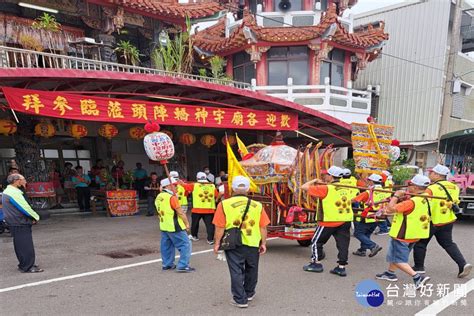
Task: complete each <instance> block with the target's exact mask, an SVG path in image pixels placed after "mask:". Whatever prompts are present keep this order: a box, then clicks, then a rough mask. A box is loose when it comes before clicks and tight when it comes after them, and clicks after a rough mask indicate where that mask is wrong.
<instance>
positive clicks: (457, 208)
mask: <svg viewBox="0 0 474 316" xmlns="http://www.w3.org/2000/svg"><path fill="white" fill-rule="evenodd" d="M435 184H437V185H439V186H440V187H442V188H443V190H444V192H446V196H447V197H448V201H449V202H452V203H453V206H452V210H453V212H454V214H460V213H461V209H460V208H459V205H457V204H456V203H454V200H453V198H452V197H451V194H449V191H448V189H446V187H445V186H444V185H442V184H441V183H435Z"/></svg>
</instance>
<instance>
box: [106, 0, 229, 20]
mask: <svg viewBox="0 0 474 316" xmlns="http://www.w3.org/2000/svg"><path fill="white" fill-rule="evenodd" d="M106 1H107V2H108V3H113V4H116V5H120V6H123V7H125V8H130V9H135V10H139V11H143V12H147V13H152V14H156V15H158V16H163V17H170V18H186V17H187V16H188V17H189V18H192V19H198V18H203V17H207V16H211V15H214V14H216V13H217V12H219V11H221V10H223V9H224V7H223V6H221V5H220V4H219V3H218V2H217V1H201V2H198V3H190V4H186V3H178V0H106Z"/></svg>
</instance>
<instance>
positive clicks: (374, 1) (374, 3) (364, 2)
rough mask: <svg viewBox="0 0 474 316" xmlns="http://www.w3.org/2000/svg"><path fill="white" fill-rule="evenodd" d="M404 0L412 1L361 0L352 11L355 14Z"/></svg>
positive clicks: (400, 1) (400, 0)
mask: <svg viewBox="0 0 474 316" xmlns="http://www.w3.org/2000/svg"><path fill="white" fill-rule="evenodd" d="M402 2H412V1H404V0H359V1H358V2H357V4H356V5H355V6H354V7H352V9H351V12H352V13H353V14H358V13H361V12H366V11H371V10H375V9H379V8H382V7H387V6H390V5H392V4H397V3H402Z"/></svg>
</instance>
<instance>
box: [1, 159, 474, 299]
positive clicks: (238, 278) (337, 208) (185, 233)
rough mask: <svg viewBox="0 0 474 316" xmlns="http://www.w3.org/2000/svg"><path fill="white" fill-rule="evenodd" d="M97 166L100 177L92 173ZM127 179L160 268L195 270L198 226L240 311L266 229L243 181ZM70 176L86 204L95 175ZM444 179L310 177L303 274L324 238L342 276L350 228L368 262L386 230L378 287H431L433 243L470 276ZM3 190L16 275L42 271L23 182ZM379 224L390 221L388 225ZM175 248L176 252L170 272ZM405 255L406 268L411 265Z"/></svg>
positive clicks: (333, 172)
mask: <svg viewBox="0 0 474 316" xmlns="http://www.w3.org/2000/svg"><path fill="white" fill-rule="evenodd" d="M97 168H99V170H103V169H102V168H103V167H101V166H100V165H97ZM93 170H94V168H93ZM135 171H136V172H134V174H135V176H136V178H137V179H138V180H140V181H137V182H138V183H139V185H138V186H137V190H141V189H143V191H144V197H147V199H148V201H149V205H148V212H147V214H148V215H154V214H158V218H159V226H160V231H161V247H160V250H161V255H162V270H164V271H168V270H176V271H177V272H180V273H189V272H194V271H195V269H194V268H193V267H191V266H190V255H191V243H192V242H196V241H199V237H198V231H199V224H200V221H201V220H202V221H203V222H204V224H205V227H206V239H207V243H208V244H209V245H213V247H214V251H215V252H216V254H219V253H221V252H224V253H225V259H226V261H227V264H228V267H229V273H230V279H231V292H232V296H233V299H232V305H234V306H236V307H239V308H246V307H248V303H249V301H252V300H253V299H254V297H255V293H256V291H255V289H256V285H257V280H258V265H259V257H260V255H262V254H264V253H265V252H266V236H267V229H266V227H267V226H268V225H269V223H270V221H269V219H268V216H267V213H266V212H265V210H264V208H263V205H262V204H261V203H260V202H258V201H256V200H254V199H252V197H251V196H249V195H248V193H249V189H250V180H249V179H248V178H246V177H243V176H236V177H234V178H233V179H232V183H231V188H232V190H231V191H232V194H229V191H228V190H227V188H228V186H227V185H226V182H227V176H226V174H225V173H221V174H220V175H219V177H217V178H216V177H214V175H212V174H211V173H210V172H209V168H207V167H205V168H203V171H200V172H198V173H197V174H196V182H185V181H183V180H182V179H180V176H179V173H178V172H176V171H172V172H170V175H169V177H164V178H163V179H161V180H160V179H159V177H158V175H157V174H156V173H151V174H150V178H149V179H148V178H147V177H146V171H143V169H142V168H141V165H140V164H137V169H135ZM112 173H115V175H116V177H117V178H120V173H123V164H120V163H119V164H117V166H114V168H112ZM71 174H72V176H71V178H70V180H68V181H71V182H72V184H73V185H74V187H75V188H76V190H77V189H78V190H77V191H76V193H77V198H78V199H82V198H84V199H86V200H87V196H88V194H89V193H87V188H89V187H90V185H91V183H92V182H93V181H95V182H96V183H99V185H100V181H101V180H100V177H98V176H97V175H94V173H92V172H91V174H90V175H88V174H84V173H83V170H82V168H81V167H76V168H75V173H71ZM448 175H449V168H447V167H446V166H443V165H436V166H435V167H434V168H432V169H431V170H430V171H429V175H428V176H424V175H421V174H417V175H415V176H414V177H413V178H412V179H411V180H410V181H408V183H407V185H406V188H403V189H399V190H396V191H392V189H393V182H391V175H390V174H389V173H388V172H385V173H383V174H382V175H379V174H371V175H369V176H368V177H367V178H363V179H356V178H355V177H353V176H352V175H351V172H350V170H347V169H342V168H339V167H337V166H332V167H330V168H329V169H328V170H324V171H323V172H322V179H314V180H312V181H309V182H307V183H305V184H303V185H302V186H301V189H302V190H303V191H306V192H307V193H308V194H309V195H310V196H313V197H315V198H317V199H319V200H320V202H321V203H320V207H318V209H317V210H316V213H317V222H318V225H317V227H316V230H315V232H314V235H313V237H312V239H311V257H310V262H309V263H308V264H307V265H305V266H304V267H303V270H304V271H307V272H316V273H321V272H323V271H324V267H323V264H322V260H323V259H324V258H325V257H326V254H325V252H324V247H325V244H326V243H327V241H328V240H329V239H330V238H331V236H332V237H333V238H334V239H335V241H336V247H337V251H338V254H337V265H336V266H335V267H334V268H333V269H331V270H330V273H332V274H334V275H337V276H341V277H346V276H347V271H346V266H347V264H348V261H349V247H350V241H351V233H350V231H351V227H352V224H354V236H355V238H356V239H357V240H358V241H359V242H360V245H359V246H358V248H357V249H356V250H355V251H354V252H353V255H356V256H361V257H365V256H367V252H369V254H368V257H374V256H376V255H377V254H378V253H380V252H381V251H382V249H383V247H382V245H379V244H377V243H375V242H374V241H373V240H372V239H371V235H372V234H373V232H374V231H375V229H376V228H377V227H380V229H381V232H382V233H381V234H385V231H384V230H387V231H388V235H389V237H390V239H389V243H388V250H387V253H386V260H387V262H388V267H387V269H386V270H385V271H384V272H382V273H379V274H376V275H375V276H374V277H375V278H376V279H379V280H386V281H390V282H394V281H397V280H398V277H397V274H396V272H397V270H400V271H402V272H404V273H406V274H408V275H410V276H411V277H412V278H413V282H414V287H415V288H416V289H420V288H421V287H422V286H424V285H425V284H426V282H428V280H429V279H430V278H429V277H428V276H427V275H426V269H425V257H426V252H427V246H428V244H429V242H430V240H431V239H432V237H433V236H434V237H435V238H436V240H437V241H438V243H439V244H440V245H441V246H442V247H443V249H444V250H445V251H446V252H447V253H448V255H449V256H450V257H451V258H452V259H453V261H454V262H455V263H456V265H457V266H458V274H457V276H458V277H459V278H464V277H466V276H468V275H469V274H470V272H471V270H472V265H471V264H469V263H467V262H466V260H465V258H464V257H463V255H462V253H461V251H460V250H459V248H458V247H457V245H456V244H455V243H454V241H453V237H452V231H453V226H454V222H455V221H456V215H455V211H454V210H455V207H453V206H454V205H455V204H456V203H457V202H458V199H459V188H458V187H457V186H456V184H454V183H451V182H449V181H448V180H447V177H448ZM94 177H95V179H94ZM218 181H219V182H218ZM7 182H8V186H7V188H6V189H5V191H4V192H3V197H2V202H3V209H4V213H5V218H6V220H7V222H8V223H9V224H10V225H12V226H13V229H12V236H13V241H14V246H15V252H16V254H17V258H18V261H19V265H18V268H19V269H20V270H21V271H23V272H41V271H42V269H41V268H39V267H38V266H36V265H35V258H34V256H35V255H34V247H33V241H32V238H31V225H33V224H34V223H36V222H37V221H38V220H39V216H38V214H36V213H35V212H34V210H32V209H31V207H30V206H29V205H28V203H27V202H26V200H25V199H24V197H23V193H22V191H21V188H22V187H24V186H25V184H26V180H25V178H24V177H23V176H22V175H21V174H18V173H12V174H10V175H9V176H8V178H7ZM216 183H219V184H217V185H216ZM188 197H190V199H188ZM79 203H82V202H79ZM84 203H86V201H84ZM190 203H191V204H190ZM80 205H81V204H80ZM82 207H83V208H84V209H87V207H88V204H82ZM188 210H190V212H191V216H190V217H191V223H190V222H189V220H188V216H187V215H186V211H188ZM387 216H393V219H392V221H391V222H390V221H388V219H387ZM176 250H178V251H179V253H180V258H179V261H178V263H177V264H175V251H176ZM412 250H413V252H414V254H413V257H414V263H415V264H414V266H411V265H410V264H409V256H410V253H411V251H412Z"/></svg>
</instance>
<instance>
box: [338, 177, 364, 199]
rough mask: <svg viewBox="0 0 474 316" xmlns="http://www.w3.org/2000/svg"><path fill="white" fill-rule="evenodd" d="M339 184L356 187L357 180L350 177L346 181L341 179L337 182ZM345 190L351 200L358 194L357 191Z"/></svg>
mask: <svg viewBox="0 0 474 316" xmlns="http://www.w3.org/2000/svg"><path fill="white" fill-rule="evenodd" d="M339 183H340V184H344V185H350V186H353V187H356V186H357V179H356V178H355V177H350V178H348V179H344V178H342V179H340V180H339ZM345 189H346V190H347V191H348V192H349V194H350V198H351V200H352V199H353V198H355V197H356V196H357V195H358V194H359V189H355V188H354V189H350V188H345Z"/></svg>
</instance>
